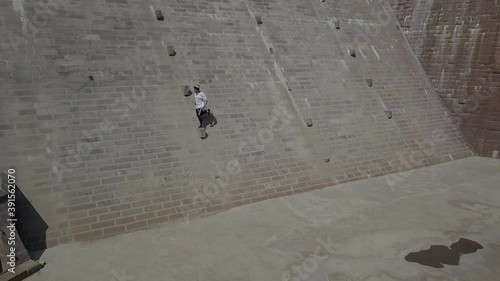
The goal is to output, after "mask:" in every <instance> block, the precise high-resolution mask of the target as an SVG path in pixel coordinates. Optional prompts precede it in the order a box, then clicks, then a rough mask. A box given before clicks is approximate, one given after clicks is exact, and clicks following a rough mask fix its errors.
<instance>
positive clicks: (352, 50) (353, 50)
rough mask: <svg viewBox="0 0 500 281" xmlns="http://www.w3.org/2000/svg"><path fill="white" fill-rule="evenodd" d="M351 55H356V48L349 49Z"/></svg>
mask: <svg viewBox="0 0 500 281" xmlns="http://www.w3.org/2000/svg"><path fill="white" fill-rule="evenodd" d="M349 55H350V56H351V57H353V58H355V57H356V50H355V49H349Z"/></svg>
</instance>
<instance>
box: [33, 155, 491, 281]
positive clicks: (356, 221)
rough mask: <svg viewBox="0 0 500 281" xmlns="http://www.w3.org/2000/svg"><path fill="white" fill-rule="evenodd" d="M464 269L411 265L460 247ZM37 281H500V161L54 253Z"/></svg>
mask: <svg viewBox="0 0 500 281" xmlns="http://www.w3.org/2000/svg"><path fill="white" fill-rule="evenodd" d="M462 237H463V238H468V239H471V240H474V241H476V242H478V243H480V244H481V245H482V246H483V247H484V249H481V250H478V251H477V252H475V253H470V254H466V255H462V256H461V257H460V264H459V265H444V267H443V268H433V267H429V266H424V265H421V264H418V263H411V262H407V261H405V256H406V255H407V254H409V253H410V252H418V251H421V250H425V249H428V248H429V246H431V245H444V246H449V245H451V244H452V243H454V242H457V241H458V240H459V238H462ZM41 260H43V261H46V262H47V265H46V267H45V268H44V269H42V270H41V271H40V272H39V273H37V274H35V275H34V276H32V277H30V278H28V280H29V281H41V280H51V281H58V280H61V281H63V280H64V281H67V280H72V281H133V280H137V281H139V280H147V281H156V280H158V281H159V280H162V281H172V280H182V281H184V280H210V281H235V280H262V281H264V280H273V281H278V280H279V281H281V280H293V281H298V280H315V281H316V280H317V281H333V280H340V281H346V280H370V281H375V280H384V281H388V280H389V281H391V280H427V281H429V280H436V281H437V280H440V281H442V280H446V281H448V280H482V281H486V280H498V275H499V274H500V161H498V160H494V159H486V158H476V157H474V158H467V159H462V160H459V161H455V162H451V163H446V164H441V165H437V166H433V167H429V168H424V169H419V170H415V171H412V172H409V173H406V174H400V176H392V177H390V178H388V177H380V178H375V179H369V180H363V181H358V182H353V183H349V184H344V185H339V186H334V187H330V188H326V189H323V190H318V191H313V192H309V193H306V194H301V195H296V196H290V197H285V198H278V199H274V200H267V201H263V202H260V203H256V204H252V205H247V206H243V207H240V208H235V209H232V210H230V211H227V212H223V213H219V214H217V215H213V216H210V217H206V218H201V219H195V220H191V221H183V222H178V223H173V224H167V225H163V226H160V227H157V228H154V229H149V230H145V231H138V232H134V233H128V234H123V235H119V236H116V237H112V238H108V239H103V240H98V241H94V242H91V243H75V244H70V245H62V246H58V247H55V248H51V249H48V250H46V251H45V253H44V254H43V255H42V258H41Z"/></svg>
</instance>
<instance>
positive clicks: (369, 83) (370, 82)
mask: <svg viewBox="0 0 500 281" xmlns="http://www.w3.org/2000/svg"><path fill="white" fill-rule="evenodd" d="M365 81H366V84H368V87H372V86H373V79H371V78H367V79H365Z"/></svg>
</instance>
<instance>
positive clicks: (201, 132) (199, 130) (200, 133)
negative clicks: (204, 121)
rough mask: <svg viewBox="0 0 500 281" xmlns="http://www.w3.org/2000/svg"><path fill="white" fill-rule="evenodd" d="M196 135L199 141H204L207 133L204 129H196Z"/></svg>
mask: <svg viewBox="0 0 500 281" xmlns="http://www.w3.org/2000/svg"><path fill="white" fill-rule="evenodd" d="M198 135H199V136H200V139H202V140H204V139H206V138H207V131H206V130H205V128H198Z"/></svg>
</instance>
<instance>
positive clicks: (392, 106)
mask: <svg viewBox="0 0 500 281" xmlns="http://www.w3.org/2000/svg"><path fill="white" fill-rule="evenodd" d="M0 3H1V5H2V6H1V11H2V14H1V15H0V16H1V18H2V19H4V20H3V23H2V24H3V28H2V31H1V32H2V33H1V34H0V35H1V36H0V38H1V40H2V41H1V42H2V53H1V57H0V58H1V60H2V64H1V65H0V73H1V75H2V76H1V78H0V79H1V86H0V87H1V88H0V89H1V92H2V94H1V106H2V108H1V109H2V110H1V119H0V120H1V121H0V122H1V123H0V147H1V150H0V157H1V159H2V161H1V165H0V168H2V169H4V170H5V169H6V168H7V167H15V168H16V170H17V172H16V173H17V176H18V180H17V182H18V185H19V188H20V189H21V190H22V191H23V193H24V194H25V195H26V197H27V198H28V199H29V200H30V201H31V203H32V205H33V207H34V208H35V209H36V210H37V211H38V212H39V213H40V216H41V217H42V218H43V220H44V221H45V222H46V224H47V225H48V229H47V231H46V233H44V234H43V235H42V234H41V233H32V234H31V235H30V237H29V242H30V243H29V245H27V247H30V248H41V247H45V246H47V247H51V246H54V245H57V244H60V243H68V242H72V241H77V240H89V239H94V238H99V237H104V236H109V235H114V234H117V233H122V232H125V231H132V230H136V229H141V228H146V227H149V226H152V225H156V224H159V223H164V222H168V221H174V220H180V219H186V218H188V217H199V216H204V215H208V214H213V213H216V212H220V211H223V210H228V209H230V208H233V207H235V206H240V205H244V204H249V203H253V202H258V201H261V200H265V199H268V198H275V197H279V196H285V195H290V194H295V193H301V192H305V191H308V190H313V189H318V188H322V187H326V186H330V185H334V184H338V183H344V182H348V181H353V180H359V179H365V178H370V177H376V176H381V175H385V174H389V173H394V172H397V171H401V170H409V169H413V168H417V167H422V166H427V165H432V164H437V163H442V162H446V161H450V160H453V159H459V158H463V157H468V156H471V155H473V154H472V152H471V150H470V148H469V147H468V144H467V142H466V140H465V138H464V137H463V136H462V135H461V133H460V130H459V128H458V127H457V126H456V125H454V124H453V122H452V120H451V118H450V117H449V116H448V115H449V114H448V113H447V111H446V108H445V105H444V103H443V102H442V101H441V100H440V98H439V96H438V95H437V94H436V93H435V91H434V89H433V87H432V85H431V83H430V81H429V79H428V78H427V77H426V75H425V72H424V70H423V69H422V67H421V66H420V64H419V62H418V60H417V59H416V58H415V56H414V54H413V52H412V51H411V48H410V46H409V45H408V44H407V42H406V40H405V37H404V35H403V33H402V32H401V31H400V30H398V29H397V28H396V26H397V19H396V18H395V16H394V14H393V12H392V10H391V7H390V5H389V3H386V2H385V1H382V2H381V1H371V2H370V1H365V0H356V1H353V0H349V1H348V0H342V1H326V2H325V3H321V1H305V0H274V1H273V0H269V1H261V0H260V1H257V0H241V1H207V0H203V1H201V0H199V1H196V0H190V1H182V0H177V1H173V0H168V1H166V0H164V1H156V2H153V1H151V2H148V1H126V0H112V1H111V0H106V1H93V0H90V1H85V2H83V1H62V0H61V1H58V2H55V4H53V5H51V6H50V7H46V9H48V11H49V12H50V13H49V14H48V16H47V17H44V14H43V13H41V11H43V8H42V7H39V5H40V4H37V1H28V0H25V1H24V2H23V5H22V7H19V5H17V4H16V5H15V6H13V5H12V3H11V2H5V1H3V2H0ZM157 9H159V10H161V11H162V13H163V16H164V20H163V21H158V20H157V19H156V17H155V13H154V11H155V10H157ZM256 16H261V18H262V24H260V25H258V24H257V23H256V21H255V17H256ZM337 21H340V27H341V28H340V29H336V27H335V23H336V22H337ZM15 35H17V37H15ZM19 37H20V38H19ZM16 39H17V40H16ZM168 46H173V47H174V49H175V51H176V55H175V56H169V55H168V51H167V48H168ZM271 49H272V51H271ZM350 49H353V50H355V52H356V57H352V56H350V52H349V50H350ZM89 76H93V80H92V79H90V78H89ZM365 79H372V81H373V86H372V87H369V86H368V84H367V82H366V80H365ZM193 82H195V83H200V84H201V87H202V90H204V92H205V93H206V94H207V95H208V97H209V107H210V108H211V110H212V112H213V113H214V116H215V119H214V118H212V119H211V122H212V124H213V125H214V126H213V127H212V126H208V127H207V133H208V138H207V139H205V140H201V139H200V138H199V135H198V132H197V129H196V127H197V119H196V116H195V115H194V110H193V109H194V100H193V96H190V97H185V96H184V95H183V86H184V85H192V83H193ZM386 111H387V112H389V111H391V112H392V118H391V119H389V118H388V117H387V116H388V113H386ZM306 118H311V120H312V123H313V126H312V127H307V126H306V125H305V122H304V119H306ZM215 123H216V124H215ZM45 240H46V241H45Z"/></svg>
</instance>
